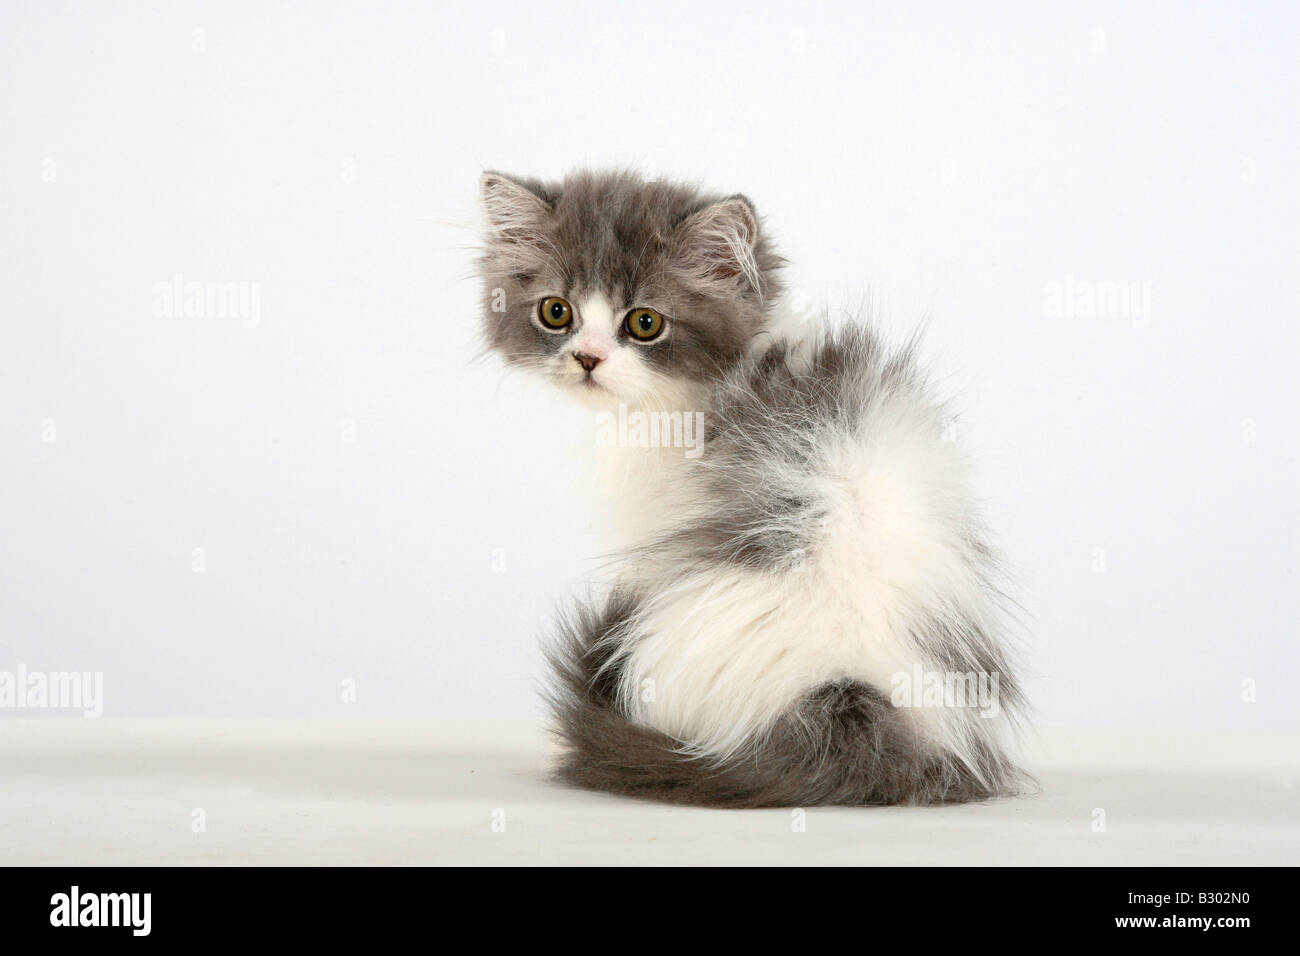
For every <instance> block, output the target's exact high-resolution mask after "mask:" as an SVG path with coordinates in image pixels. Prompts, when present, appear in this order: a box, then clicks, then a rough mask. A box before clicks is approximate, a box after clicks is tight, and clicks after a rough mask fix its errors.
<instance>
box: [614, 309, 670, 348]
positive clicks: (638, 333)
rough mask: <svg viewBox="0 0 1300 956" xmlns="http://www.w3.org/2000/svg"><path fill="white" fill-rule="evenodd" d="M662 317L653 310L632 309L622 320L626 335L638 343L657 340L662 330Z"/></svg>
mask: <svg viewBox="0 0 1300 956" xmlns="http://www.w3.org/2000/svg"><path fill="white" fill-rule="evenodd" d="M664 325H665V323H664V317H663V316H662V315H660V314H659V313H658V312H656V311H655V310H654V309H633V310H632V311H631V312H629V313H628V314H627V318H626V319H624V320H623V327H624V328H625V329H627V334H628V335H630V336H632V338H634V339H636V340H637V341H638V342H649V341H651V340H653V339H657V338H659V336H660V334H661V333H662V332H663V330H664Z"/></svg>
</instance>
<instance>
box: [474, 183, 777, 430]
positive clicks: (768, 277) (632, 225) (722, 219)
mask: <svg viewBox="0 0 1300 956" xmlns="http://www.w3.org/2000/svg"><path fill="white" fill-rule="evenodd" d="M482 194H483V204H484V206H485V208H486V213H487V223H488V234H487V247H486V251H485V253H484V255H483V259H482V261H481V267H482V271H483V277H484V280H485V288H484V311H483V319H484V324H485V332H486V335H487V340H488V343H489V345H490V346H491V347H492V348H493V349H495V350H496V351H498V352H500V353H501V354H502V355H503V356H504V357H505V358H506V360H507V361H509V362H511V363H513V364H516V365H520V366H525V367H528V368H532V369H536V370H538V371H540V372H541V373H542V374H544V375H545V376H546V377H548V378H550V379H551V380H552V381H554V382H556V383H557V384H559V385H560V386H562V387H564V388H566V389H568V390H571V391H572V392H573V393H574V394H576V395H578V396H580V397H583V398H586V399H589V400H592V401H594V402H596V403H598V404H605V403H608V402H629V403H632V402H638V401H642V400H646V401H655V400H661V401H669V400H671V399H670V396H678V395H683V394H688V393H689V391H690V386H692V385H697V384H707V383H709V382H712V381H715V380H716V379H717V378H718V377H719V376H720V375H721V374H723V373H724V372H725V371H726V370H727V369H728V368H729V367H730V366H732V365H733V364H734V363H735V362H736V361H737V360H738V359H739V358H740V357H742V356H743V355H744V354H745V350H746V346H747V345H748V344H749V341H750V340H751V339H752V338H753V336H754V335H755V334H756V333H758V332H759V331H761V330H762V329H763V327H764V325H765V322H766V315H765V303H767V302H770V301H771V300H772V299H773V298H774V297H775V296H776V294H777V293H778V291H779V288H778V283H777V278H776V271H777V269H778V267H779V264H780V260H779V258H778V257H777V256H776V255H775V254H774V253H773V252H772V250H771V247H770V244H769V243H768V242H767V239H766V237H765V236H764V235H763V234H762V233H761V232H760V230H759V223H758V216H757V215H756V214H755V212H754V208H753V206H752V205H751V204H750V202H749V200H747V199H745V198H744V197H743V196H730V197H717V196H707V195H702V194H700V193H699V192H697V191H696V190H694V189H691V188H689V187H686V186H682V185H679V184H676V183H671V182H666V181H662V180H657V181H646V180H644V179H641V178H640V177H637V176H635V175H633V174H630V173H578V174H575V175H572V176H569V177H568V178H567V179H565V180H564V182H562V183H559V184H547V183H541V182H537V181H535V180H531V179H516V178H511V177H507V176H503V175H501V174H499V173H491V172H489V173H485V174H484V175H483V180H482Z"/></svg>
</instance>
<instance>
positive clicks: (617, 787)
mask: <svg viewBox="0 0 1300 956" xmlns="http://www.w3.org/2000/svg"><path fill="white" fill-rule="evenodd" d="M634 610H635V603H634V602H633V601H632V600H631V599H629V598H628V597H627V596H625V595H619V594H616V595H614V596H613V597H611V598H610V599H609V600H608V602H606V604H605V606H604V608H603V609H597V608H592V607H588V606H582V607H579V608H578V609H577V611H576V612H575V613H573V614H572V615H570V616H569V617H568V618H567V619H566V620H565V621H564V622H563V625H562V628H561V635H560V640H559V641H558V642H557V643H555V644H554V645H552V647H551V648H550V650H549V655H548V656H549V657H550V661H551V665H552V669H553V673H554V678H555V680H554V683H553V685H552V687H551V689H550V694H549V697H550V702H551V705H552V709H553V712H554V717H555V721H556V727H555V732H556V734H557V735H558V737H559V738H560V741H561V743H562V744H563V747H564V753H563V756H562V757H561V758H560V763H559V768H558V773H559V776H560V777H561V779H563V780H564V781H566V782H567V783H569V784H571V785H574V786H578V787H582V788H584V789H589V790H601V791H605V792H609V793H616V794H622V795H625V796H631V797H641V798H646V799H654V800H661V801H665V802H669V803H678V804H693V805H700V806H713V807H799V806H815V805H819V804H849V805H892V804H913V805H915V804H935V803H954V802H965V801H971V800H984V799H988V798H991V797H995V796H1003V795H1009V794H1012V793H1017V792H1023V791H1024V790H1025V789H1027V788H1028V787H1029V786H1030V784H1031V781H1030V779H1029V778H1028V777H1026V776H1024V775H1022V774H1021V772H1020V771H1019V770H1017V769H1016V768H1015V767H1014V766H1013V765H1012V764H1010V763H1009V762H1007V761H1006V759H1005V758H1004V757H1003V756H1002V755H1001V754H999V753H997V752H996V751H994V750H993V749H992V748H981V752H979V753H977V755H976V759H977V761H978V764H979V765H978V766H977V767H976V768H974V769H972V767H971V765H970V758H969V757H968V758H967V759H966V760H965V761H962V760H957V759H956V758H954V757H952V756H951V755H945V754H943V753H942V752H935V751H934V750H933V748H931V747H928V746H926V745H925V744H924V743H923V742H921V741H919V740H918V738H917V736H916V732H915V730H914V728H913V727H912V726H911V725H910V724H909V723H907V721H906V720H905V719H903V717H902V716H901V715H900V714H899V712H898V711H897V710H896V709H895V708H894V707H892V705H891V704H890V702H889V700H888V699H887V698H886V697H885V696H884V695H882V694H881V693H879V692H878V691H876V690H875V689H874V688H871V687H869V686H868V685H866V684H863V683H861V682H857V681H848V680H845V681H839V682H834V683H827V684H824V685H822V686H820V687H818V688H816V689H814V690H813V691H812V692H810V693H809V694H807V695H806V696H805V697H804V699H803V700H802V701H801V702H800V703H799V705H798V706H797V707H795V708H793V709H792V710H791V711H790V712H789V713H787V714H785V715H783V716H782V717H781V718H780V719H779V720H777V721H776V723H775V724H774V725H773V726H772V727H771V728H770V729H769V731H768V732H767V733H766V734H765V735H764V736H763V737H762V739H761V740H758V741H755V742H754V743H753V744H752V745H751V746H750V747H748V748H747V749H746V750H744V751H743V752H742V753H740V754H738V755H736V756H733V757H730V758H728V759H727V760H725V761H719V760H716V759H714V758H711V757H710V756H709V755H701V754H699V753H696V752H694V751H692V749H691V748H690V747H689V746H688V745H687V744H685V743H683V742H682V741H679V740H676V739H674V738H672V737H670V736H668V735H667V734H664V733H661V732H659V731H657V730H654V729H652V728H649V727H645V726H643V725H640V724H637V723H635V722H633V721H632V720H630V719H629V718H628V717H627V716H625V714H624V712H623V710H622V709H621V707H620V704H619V694H618V689H619V679H620V674H619V661H618V655H617V645H618V638H619V637H620V636H621V631H622V627H623V625H624V624H625V622H626V621H628V620H629V618H630V617H631V615H632V613H633V611H634Z"/></svg>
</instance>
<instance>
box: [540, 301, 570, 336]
mask: <svg viewBox="0 0 1300 956" xmlns="http://www.w3.org/2000/svg"><path fill="white" fill-rule="evenodd" d="M537 318H538V320H540V321H541V323H542V326H543V327H544V328H547V329H552V330H553V331H556V332H558V331H560V330H561V329H565V328H568V327H569V323H571V322H572V321H573V307H572V306H570V305H569V303H567V302H565V301H564V300H563V299H561V298H560V297H559V296H558V295H553V296H550V297H549V298H545V299H543V300H542V302H541V304H540V305H539V306H538V307H537Z"/></svg>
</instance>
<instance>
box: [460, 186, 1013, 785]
mask: <svg viewBox="0 0 1300 956" xmlns="http://www.w3.org/2000/svg"><path fill="white" fill-rule="evenodd" d="M481 188H482V198H483V203H484V207H485V211H486V214H487V237H486V248H485V252H484V255H483V258H482V260H481V268H482V273H483V278H484V281H485V289H484V296H485V298H484V312H483V318H484V332H485V334H486V338H487V341H488V343H489V345H490V347H491V348H492V349H494V350H495V351H496V352H498V353H499V354H500V355H502V356H503V357H504V358H505V359H506V361H507V362H509V363H511V364H513V365H516V366H520V367H524V368H527V369H531V370H534V371H536V372H538V373H540V374H541V375H543V376H544V377H546V378H547V379H549V380H551V381H552V382H554V384H555V385H556V386H557V387H559V388H560V389H561V390H563V391H564V392H567V393H569V394H570V395H572V396H575V397H577V398H579V399H580V400H582V401H584V402H587V403H589V404H591V405H593V406H595V407H596V408H598V409H601V410H603V413H604V421H605V422H606V423H607V424H609V423H611V422H614V421H618V422H623V423H626V422H628V421H632V420H635V421H637V422H638V423H640V424H641V426H642V427H641V428H640V429H638V436H639V437H644V436H645V434H646V433H647V429H646V428H645V427H644V426H645V423H646V422H657V423H658V424H659V425H661V426H662V427H661V428H659V429H658V438H659V441H658V442H657V443H656V442H649V443H647V442H644V441H632V440H626V441H621V442H612V443H610V442H602V443H601V444H614V445H616V446H619V445H621V446H624V447H614V448H608V449H602V450H603V451H605V452H607V453H608V455H609V456H610V458H611V460H610V461H609V462H607V466H608V467H607V471H608V474H609V478H610V485H609V494H608V497H609V499H610V501H611V503H613V504H615V505H616V506H617V513H618V520H617V525H618V527H619V528H620V529H621V530H622V533H623V549H622V551H621V553H620V557H619V559H618V562H617V574H616V580H615V582H614V583H613V585H612V587H611V588H610V589H609V593H608V595H607V596H606V597H605V598H604V599H603V600H601V601H599V602H597V603H593V604H584V605H579V606H578V608H577V609H576V610H575V611H574V612H572V613H571V614H570V615H568V616H567V617H566V619H565V620H563V621H562V622H561V632H560V635H559V638H558V640H557V641H555V642H554V646H553V647H552V649H551V660H552V664H553V667H554V671H555V678H556V679H555V682H554V687H553V689H552V692H551V703H552V706H553V709H554V714H555V719H556V723H557V731H558V733H559V735H560V738H561V740H562V742H563V744H564V756H563V757H562V762H561V766H560V774H561V776H562V777H563V778H564V779H566V780H567V781H569V782H571V783H573V784H575V785H577V786H581V787H587V788H591V789H597V790H606V791H611V792H614V793H620V794H628V795H632V796H638V797H647V798H654V799H659V800H665V801H671V802H674V803H687V804H702V805H708V806H719V807H757V806H808V805H814V804H929V803H944V802H955V801H965V800H979V799H985V798H988V797H993V796H998V795H1004V794H1010V793H1015V792H1018V791H1019V790H1020V789H1021V787H1022V785H1023V784H1024V782H1025V781H1026V779H1027V778H1025V777H1024V776H1023V775H1022V773H1021V772H1020V771H1019V770H1018V769H1017V767H1016V766H1015V764H1014V763H1013V761H1012V759H1011V757H1010V756H1009V752H1008V744H1009V737H1010V734H1009V733H1008V731H1009V730H1011V729H1012V728H1013V726H1014V724H1015V723H1016V722H1017V719H1018V718H1019V716H1020V715H1021V713H1022V711H1023V708H1024V699H1023V696H1022V692H1021V690H1020V687H1019V685H1018V684H1017V682H1016V681H1015V679H1014V677H1013V676H1012V674H1011V673H1010V671H1009V669H1008V667H1009V658H1010V655H1009V652H1008V650H1007V648H1006V647H1005V646H1004V645H1003V643H1002V641H1001V640H1000V638H999V633H1000V630H1001V621H1000V617H1001V615H1000V608H999V604H1000V594H999V591H998V589H997V586H996V581H997V568H996V563H995V560H994V557H993V555H992V553H991V551H990V549H989V547H988V545H987V544H986V543H985V533H984V530H983V528H982V526H981V523H980V521H979V519H978V517H977V515H976V513H975V510H974V507H973V505H972V503H971V499H970V497H969V495H968V493H967V491H966V488H965V482H964V470H965V465H964V462H963V460H962V456H961V454H960V452H959V450H958V448H957V447H956V446H955V445H954V444H953V443H952V442H949V441H945V440H944V437H943V435H942V428H943V422H942V413H941V411H940V409H939V408H938V407H937V406H936V405H935V404H934V403H933V402H931V401H930V400H929V399H928V398H927V397H926V394H925V391H924V389H923V383H922V382H921V380H920V377H919V375H918V372H917V370H916V368H915V365H914V361H913V356H912V354H911V353H912V349H910V348H908V349H904V350H903V351H902V352H900V353H898V354H888V353H887V352H886V351H885V350H884V349H883V348H882V346H881V345H880V344H879V342H878V341H877V339H876V338H875V337H874V336H873V334H872V333H871V331H870V330H868V329H867V328H865V327H861V326H850V327H844V328H831V327H829V326H827V327H824V328H819V329H818V330H816V331H815V333H813V334H811V335H808V334H803V335H797V336H794V335H790V334H788V333H785V332H783V331H781V328H780V323H779V322H778V320H777V309H776V307H775V303H776V302H777V301H778V298H779V295H780V292H781V283H780V277H779V272H780V268H781V264H782V260H781V259H780V257H778V256H777V254H776V253H775V252H774V251H773V248H772V244H771V242H770V241H769V239H768V237H767V235H766V233H765V232H764V231H763V230H762V229H761V228H760V223H759V218H758V216H757V214H756V213H755V211H754V207H753V206H752V205H751V203H750V202H749V200H748V199H746V198H744V197H743V196H729V197H719V196H709V195H704V194H702V193H700V192H698V191H696V190H694V189H692V188H689V187H686V186H683V185H679V184H676V183H672V182H667V181H662V180H657V181H646V180H643V179H641V178H638V177H637V176H635V175H632V174H629V173H621V172H620V173H602V174H598V173H590V172H583V173H578V174H576V175H572V176H570V177H568V178H567V179H565V180H564V181H563V182H562V183H554V184H553V183H542V182H539V181H536V180H532V179H518V178H510V177H506V176H503V175H500V174H498V173H486V174H484V176H483V178H482V183H481ZM696 413H702V415H701V417H700V421H702V423H703V425H704V434H703V440H702V444H701V445H700V448H699V449H697V452H698V454H696V455H694V456H692V455H688V454H686V453H684V449H683V448H682V447H681V445H680V443H679V442H677V441H675V440H674V438H675V436H676V434H677V428H678V425H679V423H680V422H683V421H694V420H695V419H694V418H691V419H686V418H684V416H688V415H695V414H696ZM637 416H640V417H639V418H638V417H637ZM620 427H622V426H621V425H620ZM644 444H651V445H655V444H657V447H640V446H641V445H644ZM626 446H633V447H626Z"/></svg>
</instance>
